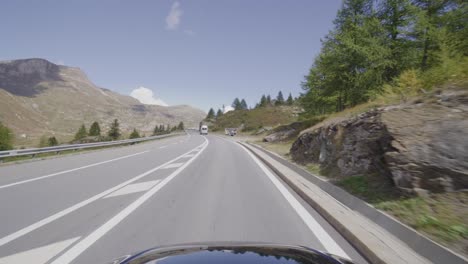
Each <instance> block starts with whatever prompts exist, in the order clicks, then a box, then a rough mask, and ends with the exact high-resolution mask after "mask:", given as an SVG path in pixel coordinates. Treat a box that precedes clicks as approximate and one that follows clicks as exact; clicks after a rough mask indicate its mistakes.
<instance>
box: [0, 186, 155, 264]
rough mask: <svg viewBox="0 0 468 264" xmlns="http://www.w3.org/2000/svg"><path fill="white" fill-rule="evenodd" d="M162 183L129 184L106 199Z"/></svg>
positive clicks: (141, 190) (140, 190)
mask: <svg viewBox="0 0 468 264" xmlns="http://www.w3.org/2000/svg"><path fill="white" fill-rule="evenodd" d="M160 181H161V180H155V181H147V182H139V183H134V184H129V185H127V186H125V187H123V188H122V189H118V190H117V191H115V192H113V193H111V194H109V195H107V196H106V197H104V198H109V197H115V196H120V195H126V194H131V193H137V192H145V191H147V190H149V189H151V188H152V187H153V186H155V185H156V184H158V182H160ZM0 264H1V263H0Z"/></svg>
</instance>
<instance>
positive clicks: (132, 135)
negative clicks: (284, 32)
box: [129, 128, 140, 139]
mask: <svg viewBox="0 0 468 264" xmlns="http://www.w3.org/2000/svg"><path fill="white" fill-rule="evenodd" d="M134 138H140V133H138V131H137V130H136V128H134V129H133V131H132V133H131V134H130V137H129V139H134Z"/></svg>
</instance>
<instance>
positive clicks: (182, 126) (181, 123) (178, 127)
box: [177, 121, 184, 130]
mask: <svg viewBox="0 0 468 264" xmlns="http://www.w3.org/2000/svg"><path fill="white" fill-rule="evenodd" d="M177 129H178V130H184V122H182V121H180V123H179V125H178V126H177Z"/></svg>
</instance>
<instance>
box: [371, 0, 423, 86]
mask: <svg viewBox="0 0 468 264" xmlns="http://www.w3.org/2000/svg"><path fill="white" fill-rule="evenodd" d="M377 16H378V18H379V19H380V21H381V23H382V26H383V29H384V31H385V35H386V39H387V40H386V43H387V45H388V47H389V49H390V57H389V60H390V63H389V64H388V67H387V68H386V70H385V75H384V79H385V80H386V81H390V80H392V79H393V78H394V77H396V76H398V75H399V74H400V73H401V72H402V71H404V70H406V69H409V68H413V67H415V66H417V65H416V63H415V62H416V56H417V53H416V52H415V50H414V49H412V46H413V44H412V40H411V38H410V37H409V36H410V35H411V34H412V33H411V30H412V27H410V25H414V24H415V22H416V8H415V7H414V6H413V5H412V4H411V0H386V1H381V2H380V5H379V8H378V12H377Z"/></svg>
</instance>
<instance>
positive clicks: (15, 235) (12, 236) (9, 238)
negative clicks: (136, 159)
mask: <svg viewBox="0 0 468 264" xmlns="http://www.w3.org/2000/svg"><path fill="white" fill-rule="evenodd" d="M203 144H204V143H203ZM192 151H193V149H192V150H190V151H188V152H185V153H184V154H182V155H180V156H178V157H176V158H174V159H172V160H170V161H168V162H166V163H164V164H161V165H159V166H157V167H155V168H153V169H151V170H149V171H147V172H144V173H142V174H140V175H138V176H136V177H135V178H132V179H130V180H128V181H126V182H123V183H121V184H119V185H116V186H114V187H112V188H110V189H108V190H105V191H103V192H102V193H99V194H96V195H94V196H92V197H91V198H88V199H86V200H83V201H81V202H79V203H77V204H75V205H72V206H70V207H68V208H66V209H64V210H62V211H60V212H58V213H55V214H53V215H51V216H49V217H46V218H44V219H42V220H40V221H38V222H36V223H34V224H32V225H30V226H27V227H25V228H23V229H20V230H18V231H16V232H14V233H11V234H9V235H7V236H5V237H2V238H1V239H0V246H3V245H5V244H7V243H9V242H11V241H13V240H15V239H17V238H19V237H21V236H24V235H26V234H28V233H30V232H32V231H34V230H36V229H38V228H39V227H41V226H44V225H47V224H49V223H50V222H53V221H55V220H57V219H59V218H61V217H63V216H65V215H67V214H69V213H71V212H73V211H76V210H78V209H79V208H81V207H83V206H85V205H88V204H90V203H92V202H94V201H96V200H98V199H101V198H102V197H104V196H106V195H108V194H110V193H112V192H115V191H116V190H118V189H120V188H122V187H124V186H126V185H128V184H130V183H132V182H134V181H137V180H139V179H141V178H143V177H145V176H147V175H149V174H151V173H153V172H155V171H157V170H159V169H160V168H162V167H164V166H166V165H168V164H171V163H172V162H174V161H176V160H178V159H180V158H181V157H183V156H184V155H187V154H188V153H190V152H192Z"/></svg>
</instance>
